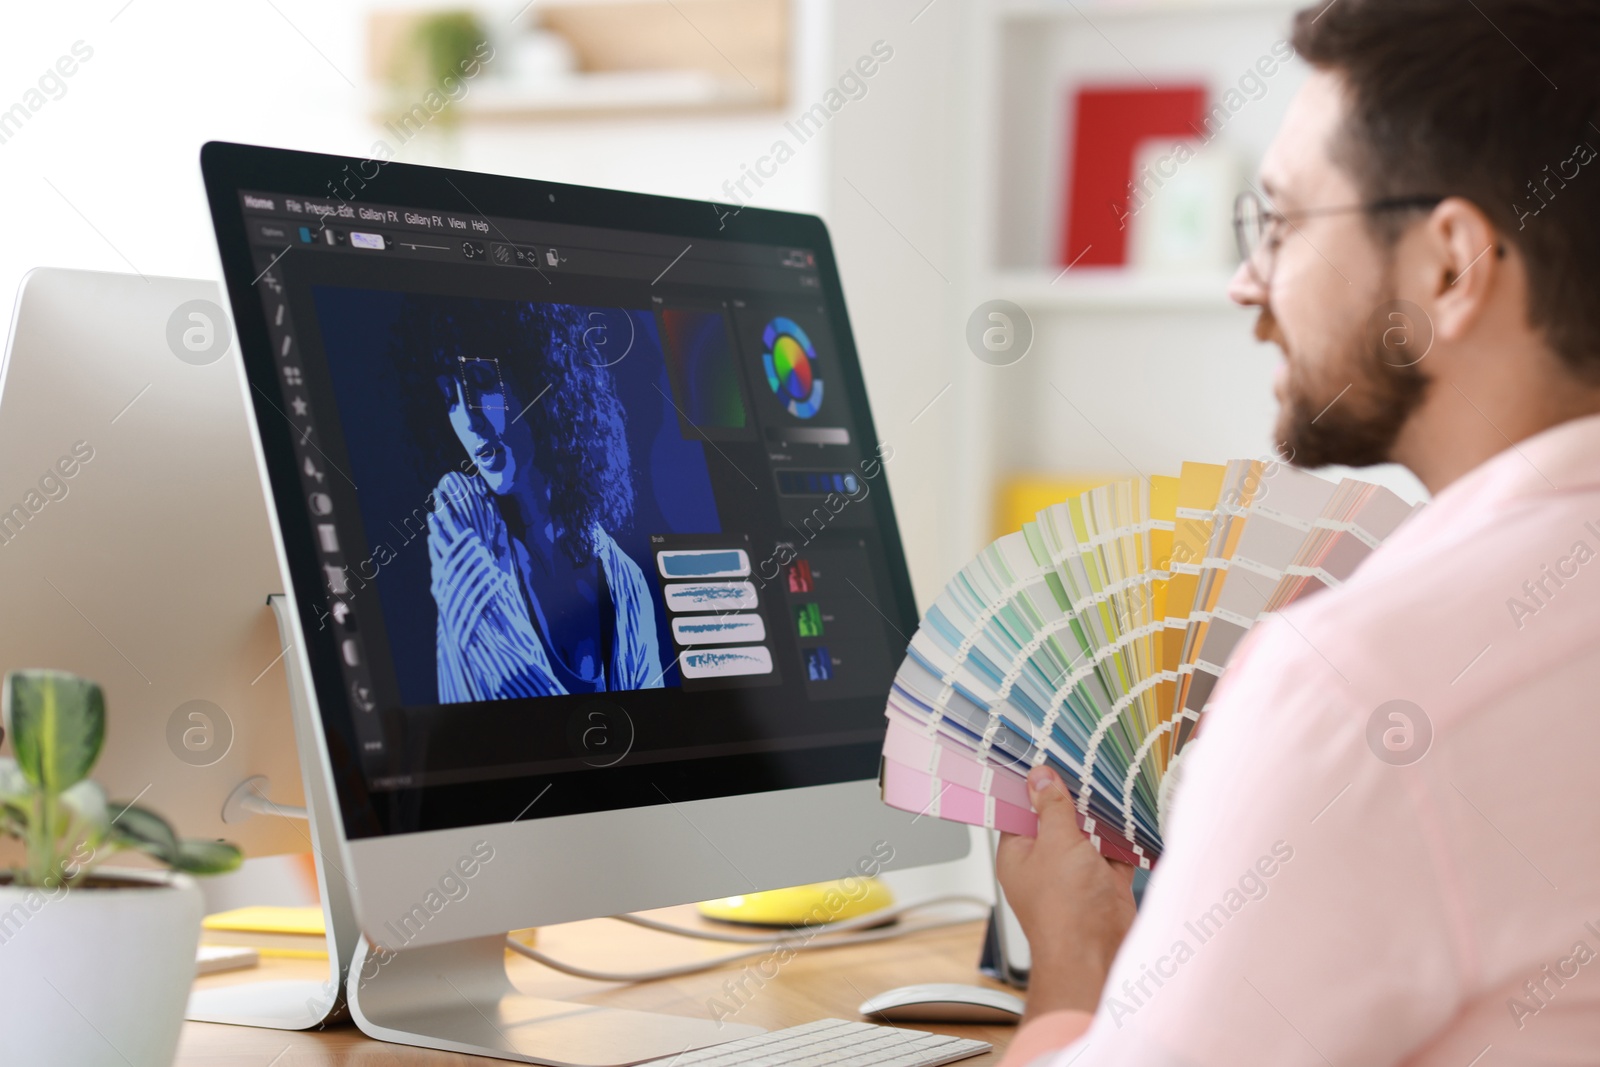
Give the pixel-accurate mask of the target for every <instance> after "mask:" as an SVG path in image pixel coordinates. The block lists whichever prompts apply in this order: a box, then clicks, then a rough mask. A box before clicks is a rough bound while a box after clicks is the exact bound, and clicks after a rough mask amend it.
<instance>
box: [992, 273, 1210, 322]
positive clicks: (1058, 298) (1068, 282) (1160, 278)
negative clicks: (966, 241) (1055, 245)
mask: <svg viewBox="0 0 1600 1067" xmlns="http://www.w3.org/2000/svg"><path fill="white" fill-rule="evenodd" d="M1228 278H1229V276H1228V275H1227V274H1222V273H1217V274H1153V273H1140V272H1138V271H1134V270H1129V269H1125V268H1120V267H1102V268H1087V267H1079V268H1076V269H1073V270H1070V271H1068V272H1067V273H1066V274H1058V273H1054V272H1048V271H1020V272H1007V273H1002V274H996V275H994V276H993V277H992V279H991V280H990V285H989V287H988V289H989V291H990V292H992V293H993V295H994V296H995V297H997V298H999V299H1003V300H1010V301H1011V302H1012V303H1014V304H1017V305H1019V306H1020V307H1022V308H1023V310H1025V311H1028V312H1030V313H1031V312H1053V311H1088V312H1095V311H1100V312H1126V311H1226V310H1229V309H1230V308H1235V307H1236V305H1235V304H1234V303H1233V302H1232V301H1230V300H1229V299H1228Z"/></svg>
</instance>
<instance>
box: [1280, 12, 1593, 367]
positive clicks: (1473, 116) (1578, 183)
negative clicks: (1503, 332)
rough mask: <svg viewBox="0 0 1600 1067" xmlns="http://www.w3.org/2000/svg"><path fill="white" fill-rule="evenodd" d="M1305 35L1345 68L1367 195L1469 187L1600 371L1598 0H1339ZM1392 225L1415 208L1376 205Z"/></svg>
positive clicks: (1330, 63)
mask: <svg viewBox="0 0 1600 1067" xmlns="http://www.w3.org/2000/svg"><path fill="white" fill-rule="evenodd" d="M1293 44H1294V47H1295V50H1296V51H1297V52H1299V53H1300V55H1301V56H1302V57H1303V58H1304V59H1305V60H1306V61H1307V62H1309V63H1311V64H1312V65H1313V66H1315V67H1317V68H1318V69H1321V70H1324V71H1328V72H1330V73H1333V74H1336V75H1338V76H1340V77H1341V78H1342V80H1343V81H1344V83H1345V87H1346V91H1347V94H1348V95H1347V100H1348V103H1349V112H1348V115H1347V119H1346V123H1345V128H1344V130H1343V131H1342V132H1341V133H1340V134H1339V135H1338V136H1337V139H1336V141H1335V144H1334V145H1333V146H1332V147H1333V155H1334V159H1335V161H1336V162H1337V163H1338V164H1339V165H1340V166H1342V167H1344V168H1345V169H1346V170H1347V171H1348V172H1349V173H1350V175H1351V176H1352V177H1353V178H1354V180H1355V182H1356V186H1357V188H1358V189H1359V190H1360V191H1361V195H1362V197H1363V199H1365V200H1378V199H1382V198H1385V197H1393V196H1412V195H1419V196H1435V195H1436V196H1459V197H1462V198H1464V199H1467V200H1470V201H1472V203H1474V204H1476V205H1477V206H1478V208H1479V209H1481V210H1482V211H1483V212H1484V214H1485V215H1487V216H1488V217H1489V219H1490V221H1491V222H1493V224H1494V226H1495V228H1496V229H1497V230H1498V231H1499V232H1500V235H1501V237H1502V239H1503V240H1504V241H1506V242H1509V243H1510V244H1511V245H1513V246H1515V247H1516V249H1517V250H1518V251H1519V252H1520V253H1521V255H1522V258H1523V260H1524V262H1525V263H1526V265H1527V274H1528V324H1529V325H1530V326H1531V327H1533V328H1534V329H1537V330H1540V331H1541V332H1542V333H1543V334H1544V337H1545V340H1546V342H1547V343H1548V344H1549V345H1550V347H1551V348H1552V349H1554V350H1555V352H1556V353H1557V354H1558V355H1559V356H1560V357H1561V359H1562V360H1563V362H1564V363H1565V364H1566V365H1567V366H1568V367H1569V368H1570V370H1571V371H1572V372H1573V373H1574V374H1576V375H1578V376H1579V377H1580V378H1582V379H1585V380H1587V381H1591V382H1600V300H1597V299H1595V296H1594V288H1595V285H1596V284H1597V282H1600V106H1597V105H1600V78H1597V76H1596V66H1597V63H1600V0H1470V2H1469V0H1331V2H1330V3H1326V4H1322V3H1319V4H1317V5H1315V6H1314V7H1312V8H1308V9H1306V10H1302V11H1301V12H1299V14H1298V15H1296V17H1295V22H1294V34H1293ZM1371 218H1372V222H1371V225H1372V226H1373V227H1374V232H1375V233H1376V234H1377V235H1378V236H1379V237H1380V238H1382V239H1386V240H1389V241H1392V240H1394V239H1395V238H1396V237H1397V236H1398V233H1399V229H1398V226H1397V223H1399V222H1401V221H1403V219H1404V217H1403V216H1402V217H1397V216H1395V215H1394V214H1392V213H1383V212H1377V213H1374V214H1373V215H1372V216H1371Z"/></svg>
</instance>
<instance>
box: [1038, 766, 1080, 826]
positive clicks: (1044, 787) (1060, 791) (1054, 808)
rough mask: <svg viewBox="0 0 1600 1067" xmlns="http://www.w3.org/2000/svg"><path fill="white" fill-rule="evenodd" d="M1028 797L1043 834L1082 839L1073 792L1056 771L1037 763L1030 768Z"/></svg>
mask: <svg viewBox="0 0 1600 1067" xmlns="http://www.w3.org/2000/svg"><path fill="white" fill-rule="evenodd" d="M1028 799H1029V800H1030V801H1031V802H1032V804H1033V810H1034V811H1035V812H1036V813H1038V816H1039V836H1040V838H1056V837H1061V838H1064V839H1066V840H1069V841H1070V840H1080V841H1081V840H1083V836H1084V835H1083V831H1082V830H1080V829H1078V819H1077V816H1076V814H1075V813H1074V811H1073V800H1072V794H1070V793H1068V792H1067V787H1066V784H1065V783H1064V782H1062V781H1061V779H1060V778H1059V777H1057V776H1056V773H1055V772H1054V771H1052V770H1050V769H1049V768H1047V767H1035V768H1034V769H1033V770H1031V771H1029V772H1028Z"/></svg>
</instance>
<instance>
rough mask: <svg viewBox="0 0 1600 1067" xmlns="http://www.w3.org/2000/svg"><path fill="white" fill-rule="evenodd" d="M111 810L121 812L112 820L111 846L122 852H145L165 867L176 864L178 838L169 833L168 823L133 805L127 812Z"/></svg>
mask: <svg viewBox="0 0 1600 1067" xmlns="http://www.w3.org/2000/svg"><path fill="white" fill-rule="evenodd" d="M113 806H114V807H117V808H119V809H121V811H122V814H120V815H118V816H116V817H115V818H113V819H112V820H111V840H112V842H113V843H115V844H117V845H119V846H121V847H123V848H136V849H139V850H140V851H141V852H148V853H149V854H150V855H152V856H154V857H155V858H156V859H158V860H160V861H161V862H162V863H165V864H167V865H168V866H174V865H175V864H176V861H177V859H178V851H179V845H178V835H176V834H174V833H173V832H172V827H170V826H168V825H167V820H165V819H163V818H162V817H161V816H159V815H157V814H156V813H155V812H153V811H150V810H149V809H148V808H141V807H137V806H135V805H132V804H129V805H128V806H127V807H126V808H124V807H123V806H122V805H120V804H116V805H113Z"/></svg>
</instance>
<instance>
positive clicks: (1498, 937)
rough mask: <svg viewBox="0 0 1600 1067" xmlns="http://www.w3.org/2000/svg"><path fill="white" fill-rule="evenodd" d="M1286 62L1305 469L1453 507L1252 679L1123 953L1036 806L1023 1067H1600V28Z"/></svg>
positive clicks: (1309, 33)
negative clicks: (1343, 469) (1424, 494)
mask: <svg viewBox="0 0 1600 1067" xmlns="http://www.w3.org/2000/svg"><path fill="white" fill-rule="evenodd" d="M1293 42H1294V45H1295V47H1296V49H1297V51H1299V53H1300V55H1301V56H1302V58H1303V59H1305V60H1306V61H1308V62H1309V63H1310V64H1311V66H1312V68H1313V73H1312V74H1311V76H1310V78H1309V80H1308V81H1307V82H1306V84H1305V86H1304V88H1303V90H1302V91H1301V92H1300V94H1299V95H1298V96H1297V97H1296V98H1295V100H1294V101H1293V103H1292V104H1291V106H1290V109H1289V113H1288V116H1287V118H1286V120H1285V123H1284V127H1283V129H1282V131H1281V132H1280V134H1279V136H1278V138H1277V140H1276V142H1275V143H1274V144H1273V145H1272V147H1271V149H1270V150H1269V151H1268V153H1267V155H1266V157H1265V159H1264V162H1263V164H1262V171H1261V181H1260V183H1259V185H1260V190H1261V192H1262V193H1263V194H1265V197H1264V202H1257V201H1254V200H1251V199H1247V198H1242V200H1241V210H1240V216H1241V219H1240V222H1241V231H1242V232H1241V245H1242V246H1244V248H1243V250H1244V251H1245V253H1246V260H1245V262H1244V264H1243V265H1242V266H1241V267H1240V269H1239V272H1238V274H1237V275H1236V276H1235V277H1234V280H1233V282H1232V285H1231V295H1232V297H1233V299H1234V300H1236V301H1237V302H1239V303H1240V304H1244V305H1248V306H1251V307H1254V308H1257V309H1259V314H1260V319H1259V322H1258V324H1257V327H1256V335H1257V337H1258V338H1260V339H1262V340H1267V341H1272V342H1274V343H1276V344H1277V345H1278V346H1279V347H1280V348H1281V349H1282V350H1283V354H1284V364H1283V366H1282V367H1281V368H1280V371H1279V373H1278V377H1277V381H1276V392H1277V395H1278V399H1279V402H1280V406H1281V413H1280V419H1279V425H1278V430H1277V433H1278V437H1279V441H1280V442H1281V445H1282V453H1283V454H1284V455H1292V456H1293V457H1294V461H1295V462H1296V463H1297V464H1299V465H1302V466H1307V467H1315V466H1320V465H1323V464H1328V463H1347V464H1352V465H1357V466H1361V465H1367V464H1373V463H1378V462H1383V461H1389V460H1392V461H1395V462H1398V463H1402V464H1404V465H1405V466H1407V467H1409V468H1410V469H1411V470H1412V471H1413V472H1415V473H1416V475H1417V476H1418V477H1419V478H1420V479H1421V480H1422V482H1423V483H1424V484H1425V485H1426V486H1427V487H1428V489H1429V490H1430V492H1431V493H1432V494H1433V495H1434V499H1433V501H1432V502H1431V503H1430V504H1429V505H1428V506H1427V507H1426V508H1424V509H1423V510H1422V511H1420V512H1419V513H1418V514H1416V515H1415V516H1413V517H1412V518H1411V519H1410V520H1408V522H1407V523H1406V524H1405V525H1404V526H1402V528H1401V529H1400V530H1399V531H1397V532H1396V533H1395V534H1394V535H1393V536H1392V537H1391V538H1390V540H1389V541H1388V542H1387V543H1386V544H1385V545H1384V546H1383V547H1382V548H1381V549H1380V550H1379V551H1377V552H1376V553H1375V554H1374V555H1373V556H1372V557H1371V558H1370V559H1369V560H1368V561H1367V563H1366V564H1365V565H1363V567H1362V568H1361V569H1360V570H1359V571H1358V572H1357V573H1356V575H1355V576H1354V577H1353V578H1352V579H1351V580H1350V581H1349V582H1347V583H1346V584H1345V585H1343V586H1341V587H1339V588H1337V589H1334V590H1330V591H1327V592H1324V593H1321V594H1319V595H1317V596H1315V597H1313V598H1311V599H1310V600H1308V601H1306V602H1304V603H1302V604H1299V605H1296V606H1295V607H1293V608H1291V609H1290V610H1289V611H1287V612H1286V613H1285V614H1284V615H1283V616H1282V617H1279V618H1274V619H1269V620H1266V621H1264V622H1262V623H1261V624H1260V625H1259V626H1257V627H1256V628H1255V629H1254V631H1253V632H1252V635H1251V637H1250V638H1249V639H1248V640H1247V642H1246V643H1245V644H1244V645H1243V646H1242V647H1241V648H1240V650H1239V652H1238V653H1237V655H1236V656H1235V658H1234V661H1233V663H1232V665H1231V668H1230V671H1229V674H1228V675H1227V677H1226V679H1225V681H1224V682H1223V684H1222V686H1221V687H1219V691H1218V693H1217V695H1216V697H1215V699H1213V701H1212V702H1211V705H1210V709H1209V711H1208V713H1207V719H1206V720H1205V723H1204V726H1203V728H1202V730H1201V733H1200V735H1199V737H1198V739H1197V741H1196V742H1195V745H1194V747H1193V750H1192V754H1191V758H1190V759H1189V761H1188V762H1187V765H1186V767H1185V774H1184V779H1183V781H1182V783H1181V788H1180V789H1179V792H1178V795H1177V798H1176V801H1175V804H1174V809H1173V813H1172V817H1171V822H1170V825H1169V827H1168V832H1167V835H1166V840H1167V843H1168V848H1167V851H1166V853H1165V855H1164V856H1163V857H1162V859H1161V861H1160V863H1159V864H1158V867H1157V870H1156V872H1155V874H1154V876H1153V878H1152V880H1151V882H1150V885H1149V887H1148V891H1147V893H1146V894H1145V896H1144V898H1143V901H1142V907H1141V909H1140V911H1139V913H1138V915H1137V918H1136V919H1135V914H1134V907H1133V902H1132V900H1131V897H1130V894H1129V877H1128V874H1129V872H1128V869H1127V868H1126V867H1121V866H1119V865H1116V864H1112V863H1110V862H1108V861H1106V860H1103V859H1101V858H1100V857H1099V856H1098V855H1097V854H1096V853H1095V852H1094V851H1093V849H1092V848H1091V847H1090V846H1089V845H1088V843H1087V842H1086V841H1085V840H1084V839H1083V837H1082V835H1081V834H1080V833H1079V832H1078V831H1077V830H1076V829H1075V827H1074V823H1073V820H1072V817H1071V813H1070V810H1069V807H1070V802H1069V800H1068V798H1067V797H1066V796H1065V794H1064V791H1063V789H1062V787H1061V785H1060V782H1059V780H1057V779H1055V778H1054V777H1053V776H1052V775H1050V773H1049V772H1048V771H1043V770H1037V771H1035V772H1034V777H1033V778H1032V779H1031V780H1030V792H1031V794H1032V797H1033V800H1034V804H1035V807H1036V808H1037V809H1038V811H1039V814H1040V819H1039V826H1040V829H1039V836H1038V838H1037V839H1024V838H1015V837H1011V838H1007V839H1006V840H1005V841H1004V842H1003V843H1002V845H1001V850H1000V856H999V867H1000V876H1001V881H1002V884H1003V885H1004V886H1005V889H1006V893H1007V896H1008V898H1009V900H1010V901H1011V903H1012V905H1013V907H1014V908H1015V909H1016V911H1017V914H1018V916H1019V918H1020V920H1021V922H1022V925H1023V927H1024V929H1025V930H1026V932H1027V934H1028V937H1029V942H1030V944H1031V946H1032V951H1033V973H1032V980H1031V985H1030V989H1029V997H1028V999H1029V1004H1028V1018H1027V1020H1026V1021H1025V1025H1024V1026H1023V1028H1022V1030H1021V1032H1020V1033H1019V1034H1018V1037H1017V1039H1016V1042H1015V1044H1014V1045H1013V1047H1012V1049H1011V1051H1010V1053H1009V1054H1008V1056H1007V1058H1006V1061H1005V1063H1006V1065H1007V1067H1011V1065H1018V1067H1020V1065H1023V1064H1027V1063H1032V1062H1034V1061H1036V1060H1037V1061H1038V1062H1040V1063H1052V1064H1067V1063H1074V1064H1078V1065H1080V1067H1089V1065H1091V1064H1118V1065H1152V1067H1166V1065H1178V1064H1182V1065H1208V1067H1209V1065H1227V1067H1236V1065H1239V1064H1252V1063H1261V1064H1272V1065H1274V1067H1285V1065H1298V1064H1307V1065H1313V1064H1316V1065H1329V1067H1333V1065H1338V1067H1343V1065H1346V1064H1352V1065H1361V1067H1376V1065H1383V1064H1400V1063H1403V1064H1427V1065H1435V1064H1438V1065H1450V1067H1469V1065H1476V1064H1481V1065H1482V1067H1490V1065H1493V1064H1513V1063H1514V1064H1555V1063H1561V1064H1573V1063H1580V1062H1581V1063H1593V1062H1596V1061H1597V1060H1600V769H1597V767H1596V756H1597V754H1600V707H1597V701H1596V699H1595V690H1596V687H1597V684H1600V558H1597V554H1600V415H1597V414H1596V413H1600V299H1597V298H1596V296H1595V294H1594V293H1593V287H1594V286H1595V284H1596V283H1597V281H1600V151H1597V149H1600V82H1597V81H1596V79H1595V76H1594V64H1595V57H1596V56H1600V3H1597V2H1595V0H1333V2H1331V3H1328V4H1322V5H1318V7H1317V8H1315V9H1312V10H1307V11H1302V12H1301V13H1300V14H1299V15H1298V16H1297V17H1296V19H1295V28H1294V36H1293ZM1267 204H1270V207H1268V206H1266V205H1267ZM1397 314H1398V316H1399V317H1396V315H1397ZM1396 328H1399V329H1401V330H1402V331H1406V330H1409V332H1408V333H1406V334H1405V336H1403V337H1399V338H1397V337H1396V336H1395V335H1394V334H1393V333H1392V330H1394V329H1396ZM1400 342H1406V343H1400ZM1057 1050H1064V1051H1059V1052H1058V1051H1057Z"/></svg>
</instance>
